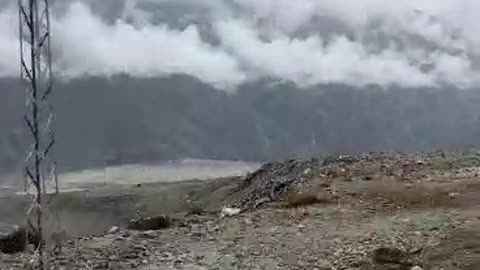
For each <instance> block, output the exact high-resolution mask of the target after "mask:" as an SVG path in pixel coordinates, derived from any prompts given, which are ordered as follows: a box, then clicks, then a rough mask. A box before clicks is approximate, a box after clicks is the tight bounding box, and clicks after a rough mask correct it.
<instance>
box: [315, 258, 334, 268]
mask: <svg viewBox="0 0 480 270" xmlns="http://www.w3.org/2000/svg"><path fill="white" fill-rule="evenodd" d="M314 268H315V269H318V270H333V269H334V268H333V265H332V264H331V263H330V262H329V261H327V260H324V259H320V260H318V261H317V262H316V263H315V266H314Z"/></svg>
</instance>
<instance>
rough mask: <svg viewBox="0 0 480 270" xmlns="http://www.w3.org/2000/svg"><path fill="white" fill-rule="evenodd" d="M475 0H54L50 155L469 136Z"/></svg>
mask: <svg viewBox="0 0 480 270" xmlns="http://www.w3.org/2000/svg"><path fill="white" fill-rule="evenodd" d="M16 8H17V6H16V4H14V3H11V4H9V3H4V4H3V5H1V8H0V76H1V77H2V78H1V79H0V97H1V99H0V102H1V103H2V104H1V106H0V126H1V127H2V128H1V131H0V132H1V136H0V149H2V151H1V153H0V161H1V163H3V164H10V165H8V166H13V165H11V164H14V163H15V162H16V161H17V160H18V159H19V157H22V156H23V153H24V151H23V149H22V147H24V145H25V130H24V127H23V126H22V124H23V123H22V122H21V120H20V121H19V119H21V117H22V113H23V104H24V101H23V100H24V96H23V95H24V94H23V90H22V89H21V88H20V87H19V84H18V83H17V82H16V79H15V78H16V77H18V73H19V60H18V57H19V55H18V54H19V53H18V40H17V39H18V38H17V29H18V28H17V21H18V19H17V17H16V16H17V10H16ZM479 8H480V3H478V1H471V0H442V1H438V0H436V1H434V0H424V1H409V0H408V1H393V0H391V1H385V0H368V1H355V2H352V1H349V0H337V1H330V0H327V1H316V0H303V1H288V0H255V1H253V0H203V1H199V0H195V1H194V0H174V1H173V0H172V1H170V0H162V1H153V0H152V1H148V0H137V1H117V0H108V1H87V0H85V1H67V0H56V1H54V2H53V5H52V33H53V34H52V36H53V39H52V42H53V44H52V46H53V57H54V59H53V68H54V74H55V97H54V105H55V107H56V110H57V113H58V125H57V130H58V134H59V135H58V146H57V149H56V150H57V152H58V155H59V157H60V160H61V162H60V164H61V165H62V167H64V168H89V167H98V166H102V164H103V163H104V162H105V160H106V159H118V160H122V162H128V163H130V162H144V161H151V160H168V159H172V158H189V157H192V158H214V159H235V160H248V161H263V160H277V159H282V158H286V157H290V156H311V155H324V154H329V153H339V152H363V151H371V150H375V151H395V150H400V151H415V150H429V149H435V148H448V149H454V148H466V147H471V146H474V145H475V144H476V141H477V138H478V135H479V134H480V120H479V117H478V113H477V112H478V109H479V105H480V103H478V102H477V101H478V100H479V99H480V92H478V89H479V88H480V80H479V79H480V76H479V75H480V66H479V63H480V62H479V61H480V60H479V59H480V58H479V56H480V51H479V48H480V46H479V45H480V38H479V37H480V27H478V26H477V23H475V18H476V17H477V14H476V10H477V9H479ZM120 156H121V157H120Z"/></svg>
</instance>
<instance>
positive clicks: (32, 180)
mask: <svg viewBox="0 0 480 270" xmlns="http://www.w3.org/2000/svg"><path fill="white" fill-rule="evenodd" d="M49 8H50V7H49V1H48V0H18V15H19V39H20V57H21V60H20V64H21V79H22V83H23V84H24V86H25V88H26V97H27V100H26V114H25V122H26V126H27V129H28V131H29V134H30V138H31V141H30V142H31V144H30V147H29V149H28V151H27V156H26V166H25V173H26V177H25V191H26V193H27V196H28V197H29V198H33V201H32V204H31V207H30V208H29V209H28V212H27V228H28V232H29V233H30V235H29V237H28V238H30V241H34V243H35V245H36V248H37V250H38V252H39V255H40V258H41V264H43V258H44V250H45V246H46V245H48V244H49V239H51V237H50V236H51V234H53V233H55V231H56V230H57V228H58V226H59V225H58V216H57V215H56V214H54V213H56V211H53V210H52V207H51V205H50V203H51V202H52V199H54V198H55V197H56V195H58V193H59V188H58V178H57V172H56V162H55V159H54V156H53V147H54V145H55V132H54V126H53V124H54V120H55V115H54V113H53V108H52V105H51V104H50V100H49V99H50V96H51V93H52V59H51V48H50V38H51V32H50V14H49ZM32 239H34V240H32Z"/></svg>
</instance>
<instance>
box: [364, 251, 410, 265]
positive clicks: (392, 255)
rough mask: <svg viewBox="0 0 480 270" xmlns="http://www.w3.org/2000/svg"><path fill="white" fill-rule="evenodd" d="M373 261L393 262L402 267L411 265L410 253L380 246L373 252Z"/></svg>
mask: <svg viewBox="0 0 480 270" xmlns="http://www.w3.org/2000/svg"><path fill="white" fill-rule="evenodd" d="M373 261H374V262H376V263H377V264H395V265H399V266H402V267H403V268H402V269H410V268H411V267H412V266H413V265H412V262H411V259H410V255H409V254H408V253H407V252H405V251H403V250H401V249H398V248H390V247H380V248H377V249H376V250H375V251H374V252H373Z"/></svg>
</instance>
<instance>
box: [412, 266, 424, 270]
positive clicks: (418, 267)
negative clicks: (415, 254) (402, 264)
mask: <svg viewBox="0 0 480 270" xmlns="http://www.w3.org/2000/svg"><path fill="white" fill-rule="evenodd" d="M410 270H423V268H421V267H420V266H418V265H417V266H414V267H412V268H411V269H410Z"/></svg>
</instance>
